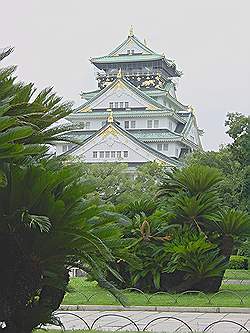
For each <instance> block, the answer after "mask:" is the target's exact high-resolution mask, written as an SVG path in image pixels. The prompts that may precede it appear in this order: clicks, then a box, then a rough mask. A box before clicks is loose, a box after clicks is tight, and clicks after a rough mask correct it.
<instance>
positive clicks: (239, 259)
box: [229, 256, 248, 269]
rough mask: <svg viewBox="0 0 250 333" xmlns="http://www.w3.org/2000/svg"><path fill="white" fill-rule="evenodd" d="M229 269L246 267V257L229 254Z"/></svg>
mask: <svg viewBox="0 0 250 333" xmlns="http://www.w3.org/2000/svg"><path fill="white" fill-rule="evenodd" d="M229 268H230V269H248V259H247V257H243V256H231V257H230V261H229Z"/></svg>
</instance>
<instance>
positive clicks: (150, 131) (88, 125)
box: [56, 28, 201, 168]
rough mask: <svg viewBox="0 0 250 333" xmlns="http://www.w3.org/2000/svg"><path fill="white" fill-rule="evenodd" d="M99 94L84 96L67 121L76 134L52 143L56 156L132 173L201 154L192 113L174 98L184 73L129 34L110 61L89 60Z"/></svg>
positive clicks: (107, 58) (131, 30) (176, 163)
mask: <svg viewBox="0 0 250 333" xmlns="http://www.w3.org/2000/svg"><path fill="white" fill-rule="evenodd" d="M90 61H91V63H92V64H93V65H94V67H95V69H96V79H97V85H98V89H97V90H93V91H89V92H83V93H82V94H81V95H82V98H83V99H84V100H85V103H84V104H83V105H81V106H80V107H78V108H77V109H75V111H74V112H73V113H72V114H71V115H70V116H68V117H67V120H68V121H70V122H71V123H72V124H74V125H78V126H77V129H74V130H71V131H70V132H67V133H65V136H66V137H67V138H68V139H69V142H70V141H71V142H72V141H73V142H77V143H78V144H72V143H68V144H65V142H64V143H60V142H56V153H57V155H61V154H65V155H69V156H72V157H74V158H77V159H79V160H81V161H84V162H87V163H105V162H123V163H127V164H128V166H129V167H131V168H134V167H135V168H136V167H137V166H139V165H141V164H142V163H145V162H152V161H157V162H159V163H164V164H166V165H167V166H178V165H180V161H181V159H182V158H183V156H184V155H185V154H187V153H189V152H192V151H194V150H197V149H201V141H200V135H201V131H200V130H199V129H198V127H197V123H196V117H195V114H194V110H193V108H192V107H190V106H187V105H184V104H182V103H181V102H180V101H179V100H178V99H177V95H176V81H177V79H178V78H179V77H180V76H181V75H182V73H181V72H180V71H179V70H178V69H177V68H176V64H175V63H174V61H172V60H169V59H168V58H167V57H166V56H165V55H164V54H159V53H156V52H155V51H153V50H152V49H151V48H150V47H149V46H147V44H146V42H145V41H144V42H142V41H140V40H139V39H138V38H137V37H136V36H135V35H134V32H133V29H132V28H131V29H130V31H129V34H128V36H127V38H126V39H125V40H124V41H123V42H122V43H121V44H120V45H119V46H117V47H116V48H115V49H114V50H113V51H111V52H110V53H109V54H108V55H104V56H101V57H96V58H91V60H90Z"/></svg>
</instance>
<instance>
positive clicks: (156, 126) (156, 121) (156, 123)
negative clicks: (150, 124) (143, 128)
mask: <svg viewBox="0 0 250 333" xmlns="http://www.w3.org/2000/svg"><path fill="white" fill-rule="evenodd" d="M158 127H159V120H154V128H158Z"/></svg>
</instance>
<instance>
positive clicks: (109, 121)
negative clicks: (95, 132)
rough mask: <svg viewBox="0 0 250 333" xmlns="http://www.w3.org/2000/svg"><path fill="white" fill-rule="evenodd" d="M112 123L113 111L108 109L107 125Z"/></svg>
mask: <svg viewBox="0 0 250 333" xmlns="http://www.w3.org/2000/svg"><path fill="white" fill-rule="evenodd" d="M113 122H114V117H113V110H112V109H110V111H109V115H108V123H113Z"/></svg>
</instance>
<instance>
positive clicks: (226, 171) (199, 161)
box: [185, 147, 247, 210]
mask: <svg viewBox="0 0 250 333" xmlns="http://www.w3.org/2000/svg"><path fill="white" fill-rule="evenodd" d="M185 165H187V166H192V165H203V166H209V167H213V168H216V169H218V170H220V171H221V177H222V181H221V182H220V183H219V184H218V191H219V193H220V196H221V198H222V200H223V204H224V205H225V206H228V207H231V208H241V209H243V210H245V209H246V206H247V197H246V191H245V187H246V173H247V172H246V171H247V170H246V168H242V166H241V164H240V163H239V162H238V161H237V160H235V158H234V156H233V154H232V152H231V150H230V149H229V148H228V147H221V148H220V150H219V151H218V152H217V151H197V152H194V153H193V154H191V155H189V156H188V157H187V158H186V160H185Z"/></svg>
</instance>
